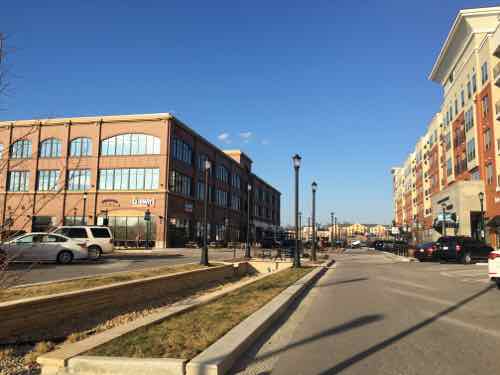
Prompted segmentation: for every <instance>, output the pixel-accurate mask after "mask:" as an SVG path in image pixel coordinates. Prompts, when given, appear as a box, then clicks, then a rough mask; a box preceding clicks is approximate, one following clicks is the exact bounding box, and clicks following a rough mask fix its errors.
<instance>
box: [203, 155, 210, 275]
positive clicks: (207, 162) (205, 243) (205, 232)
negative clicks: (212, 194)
mask: <svg viewBox="0 0 500 375" xmlns="http://www.w3.org/2000/svg"><path fill="white" fill-rule="evenodd" d="M204 167H205V194H204V198H205V201H204V204H203V248H202V249H201V259H200V264H201V265H203V266H208V223H207V215H208V172H209V170H210V168H211V167H212V165H211V163H210V160H205V164H204Z"/></svg>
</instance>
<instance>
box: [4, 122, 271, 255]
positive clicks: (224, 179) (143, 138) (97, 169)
mask: <svg viewBox="0 0 500 375" xmlns="http://www.w3.org/2000/svg"><path fill="white" fill-rule="evenodd" d="M206 161H209V162H210V165H211V168H210V169H209V177H208V180H209V183H208V186H209V188H208V201H209V209H208V223H209V224H208V227H209V231H208V232H209V239H210V240H220V241H239V240H245V238H246V228H247V210H248V207H247V201H248V194H249V193H250V214H251V215H250V216H251V228H252V237H253V238H256V239H257V240H259V239H260V238H261V237H262V236H264V235H265V234H266V232H272V231H274V230H275V229H276V228H277V227H278V226H279V225H280V192H279V191H278V190H276V189H275V188H273V187H272V186H271V185H269V184H268V183H266V182H265V181H264V180H262V179H261V178H259V177H258V176H256V175H255V174H253V173H252V161H251V160H250V158H249V157H248V156H247V155H245V154H244V153H243V152H241V151H239V150H231V151H222V150H220V149H218V148H217V147H215V146H214V145H212V144H211V143H210V142H208V141H207V140H206V139H204V138H203V137H201V136H200V135H198V134H197V133H196V132H195V131H194V130H192V129H190V128H189V127H188V126H187V125H185V124H183V123H182V122H181V121H179V120H178V119H177V118H175V117H173V116H172V115H170V114H168V113H159V114H143V115H126V116H102V117H77V118H57V119H49V120H41V121H40V120H24V121H4V122H0V162H1V167H0V223H1V224H2V225H1V229H2V230H3V231H9V232H12V231H16V230H24V231H32V230H33V231H45V230H48V229H49V228H50V227H54V226H57V225H62V224H65V225H71V224H80V223H87V224H103V223H105V222H106V221H107V222H108V223H109V226H110V227H111V228H112V230H113V232H114V236H115V240H116V241H117V243H118V244H121V245H129V246H134V245H135V244H136V243H138V242H140V241H141V240H142V241H144V240H145V239H146V236H148V239H150V240H152V241H153V242H154V244H155V246H156V247H163V246H182V245H183V244H184V243H185V242H186V241H189V240H199V239H200V238H201V236H202V217H203V204H204V198H205V190H204V187H205V184H204V170H205V169H204V168H205V164H206ZM146 211H149V212H150V214H151V220H150V221H148V220H145V213H146ZM146 228H147V229H146Z"/></svg>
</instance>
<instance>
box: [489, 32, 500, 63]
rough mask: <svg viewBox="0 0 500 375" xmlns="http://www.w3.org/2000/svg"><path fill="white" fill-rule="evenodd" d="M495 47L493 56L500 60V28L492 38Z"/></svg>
mask: <svg viewBox="0 0 500 375" xmlns="http://www.w3.org/2000/svg"><path fill="white" fill-rule="evenodd" d="M491 42H492V45H493V55H494V56H496V57H498V58H500V28H497V30H496V31H495V33H494V34H493V36H492V38H491Z"/></svg>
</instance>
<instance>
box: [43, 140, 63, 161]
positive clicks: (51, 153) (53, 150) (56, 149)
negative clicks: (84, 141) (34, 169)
mask: <svg viewBox="0 0 500 375" xmlns="http://www.w3.org/2000/svg"><path fill="white" fill-rule="evenodd" d="M59 156H61V141H60V140H59V139H56V138H48V139H46V140H44V141H42V142H41V143H40V157H41V158H56V157H59Z"/></svg>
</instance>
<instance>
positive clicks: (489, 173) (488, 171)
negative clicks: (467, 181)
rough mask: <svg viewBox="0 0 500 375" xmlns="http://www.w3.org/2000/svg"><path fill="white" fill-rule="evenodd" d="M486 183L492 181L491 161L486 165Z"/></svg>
mask: <svg viewBox="0 0 500 375" xmlns="http://www.w3.org/2000/svg"><path fill="white" fill-rule="evenodd" d="M486 183H487V184H488V185H491V184H492V183H493V163H489V164H488V165H487V166H486Z"/></svg>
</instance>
